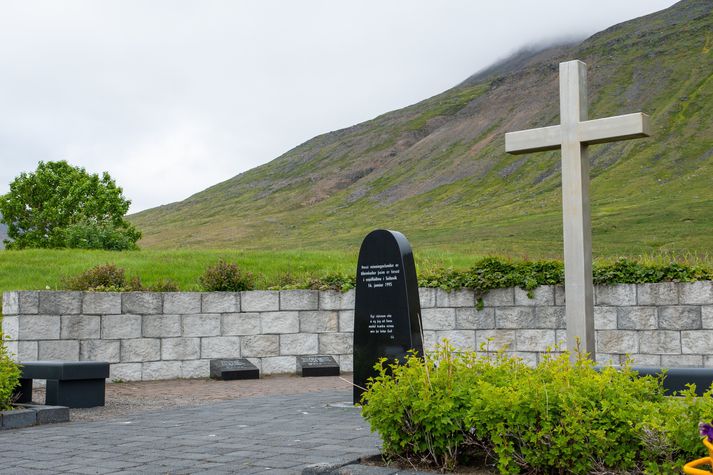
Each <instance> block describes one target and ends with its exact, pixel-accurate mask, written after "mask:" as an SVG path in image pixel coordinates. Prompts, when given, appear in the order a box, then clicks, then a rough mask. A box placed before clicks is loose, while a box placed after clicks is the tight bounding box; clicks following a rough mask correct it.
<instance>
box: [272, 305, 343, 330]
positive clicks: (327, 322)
mask: <svg viewBox="0 0 713 475" xmlns="http://www.w3.org/2000/svg"><path fill="white" fill-rule="evenodd" d="M342 312H352V326H353V325H354V317H353V315H354V312H353V311H352V310H342ZM299 320H300V327H299V331H301V332H304V333H324V332H336V331H338V330H339V312H338V311H336V310H319V311H315V312H300V314H299ZM352 331H353V330H352ZM265 333H267V332H265Z"/></svg>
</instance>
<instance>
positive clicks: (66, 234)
mask: <svg viewBox="0 0 713 475" xmlns="http://www.w3.org/2000/svg"><path fill="white" fill-rule="evenodd" d="M130 204H131V201H129V200H127V199H126V198H124V196H123V195H122V190H121V188H120V187H118V186H116V183H115V182H114V180H113V179H112V178H111V177H110V176H109V174H108V173H106V172H104V173H102V176H101V177H99V176H98V175H97V174H89V173H87V172H86V170H84V168H80V167H74V166H71V165H70V164H68V163H67V162H66V161H64V160H62V161H59V162H47V163H45V162H40V163H39V165H38V167H37V170H36V171H35V172H34V173H24V172H23V173H21V174H20V176H18V177H17V178H15V180H13V182H12V183H10V191H9V192H8V193H7V194H5V195H2V196H0V213H1V214H2V221H3V222H5V223H6V224H7V234H8V237H9V238H10V239H9V240H6V241H5V245H6V247H7V249H25V248H63V247H73V248H85V249H115V250H123V249H136V248H137V246H136V241H138V240H139V238H140V237H141V232H140V231H139V230H137V229H136V228H135V227H134V226H133V225H132V224H131V223H129V222H128V221H126V220H125V219H124V215H125V214H126V212H127V211H128V209H129V205H130Z"/></svg>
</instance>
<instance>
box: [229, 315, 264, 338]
mask: <svg viewBox="0 0 713 475" xmlns="http://www.w3.org/2000/svg"><path fill="white" fill-rule="evenodd" d="M222 323H223V327H222V328H223V331H222V334H223V335H259V334H260V333H261V330H260V314H259V313H226V314H224V315H223V316H222Z"/></svg>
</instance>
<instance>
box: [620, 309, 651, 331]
mask: <svg viewBox="0 0 713 475" xmlns="http://www.w3.org/2000/svg"><path fill="white" fill-rule="evenodd" d="M617 322H618V323H617V327H618V328H619V329H621V330H655V329H656V328H658V319H657V318H656V307H619V308H617Z"/></svg>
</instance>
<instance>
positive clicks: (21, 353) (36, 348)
mask: <svg viewBox="0 0 713 475" xmlns="http://www.w3.org/2000/svg"><path fill="white" fill-rule="evenodd" d="M39 355H40V345H39V343H38V342H37V341H18V342H17V361H37V360H38V359H39Z"/></svg>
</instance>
